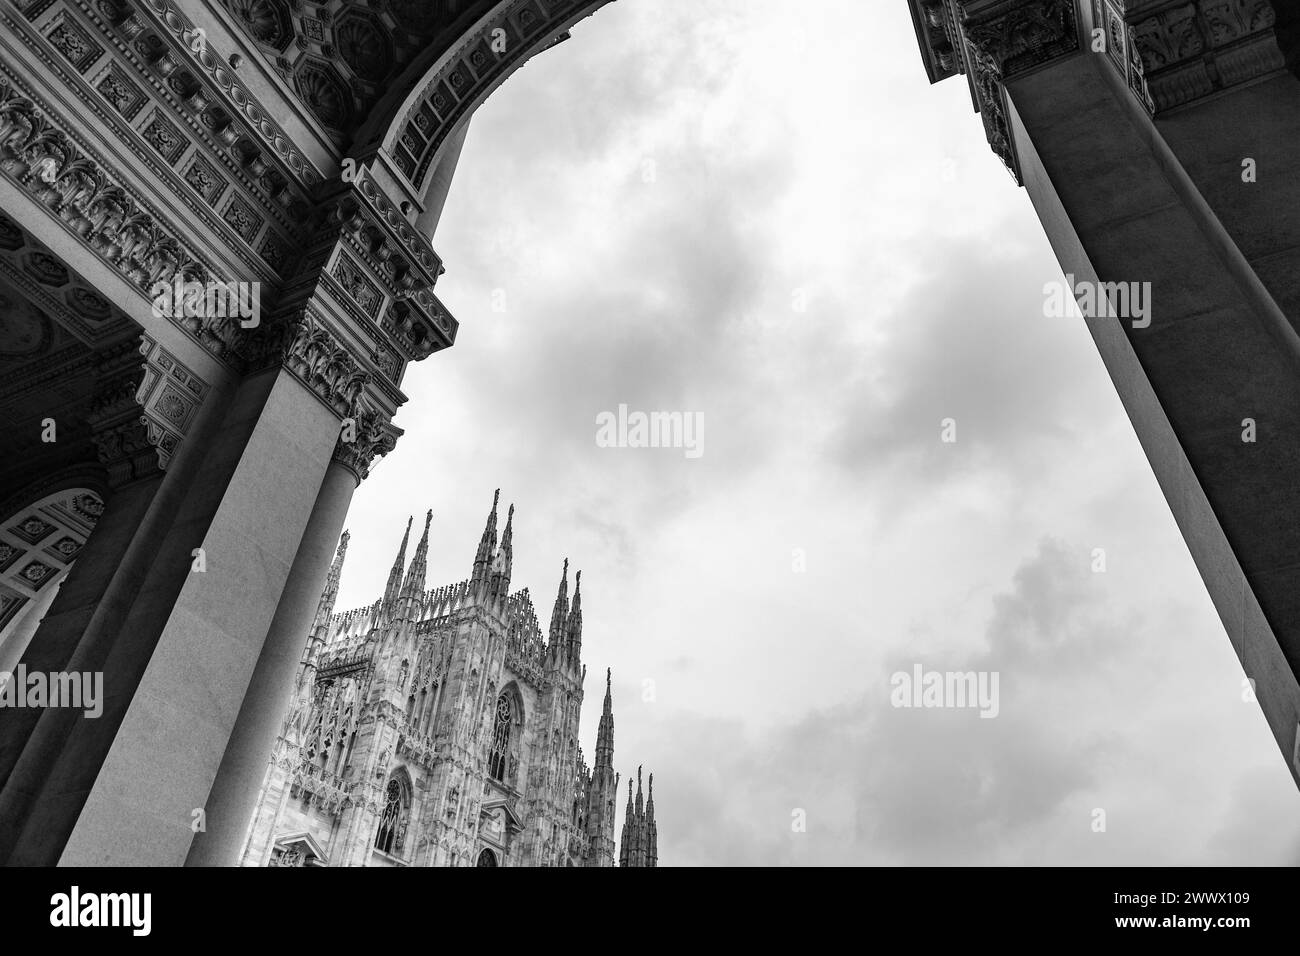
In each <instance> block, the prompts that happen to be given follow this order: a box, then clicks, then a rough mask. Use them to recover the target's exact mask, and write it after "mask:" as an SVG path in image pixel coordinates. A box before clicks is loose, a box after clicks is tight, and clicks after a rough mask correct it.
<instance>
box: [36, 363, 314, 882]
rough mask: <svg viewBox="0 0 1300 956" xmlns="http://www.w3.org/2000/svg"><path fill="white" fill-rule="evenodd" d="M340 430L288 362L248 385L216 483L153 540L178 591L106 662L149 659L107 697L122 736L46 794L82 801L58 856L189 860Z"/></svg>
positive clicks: (162, 594)
mask: <svg viewBox="0 0 1300 956" xmlns="http://www.w3.org/2000/svg"><path fill="white" fill-rule="evenodd" d="M338 431H339V420H338V416H337V414H336V413H335V412H334V411H332V410H331V409H330V408H329V407H327V406H326V405H325V404H324V402H323V401H322V400H321V399H320V398H319V397H318V396H317V394H315V393H314V391H313V390H312V389H309V388H307V387H305V386H304V385H303V384H302V382H301V381H300V380H299V379H298V378H296V377H295V376H294V375H292V374H290V373H289V371H288V370H285V369H280V368H278V367H277V368H273V369H270V370H268V371H265V372H262V373H259V374H257V375H255V376H252V377H251V378H250V379H249V380H246V381H245V383H244V384H243V386H241V388H240V391H239V393H238V394H237V395H236V397H235V401H234V403H233V406H232V408H231V409H230V412H229V414H228V416H227V421H226V423H225V424H224V426H223V428H222V430H221V432H220V433H219V434H218V435H217V436H216V437H215V440H214V441H213V442H212V446H211V448H210V450H209V451H208V456H207V460H206V461H205V469H204V471H205V472H206V473H208V476H207V480H200V481H196V483H195V486H194V488H193V489H192V490H191V494H190V495H189V497H188V498H187V500H186V502H185V506H184V507H183V508H182V510H181V513H180V514H179V515H178V517H177V520H176V522H175V524H174V526H173V528H172V531H171V533H170V534H169V535H168V536H167V540H165V541H163V542H161V543H160V545H159V548H158V551H159V553H158V557H157V558H156V560H155V563H156V564H157V565H159V568H160V572H159V573H160V575H162V577H164V578H170V579H172V580H173V581H176V580H178V581H179V582H180V584H181V587H180V590H179V592H177V591H175V590H173V588H172V587H169V586H166V584H164V583H163V582H160V584H159V586H158V587H157V588H155V589H150V590H149V591H147V592H146V593H145V594H144V595H142V600H141V601H138V602H137V604H136V607H135V608H133V612H132V614H131V616H130V618H129V619H128V625H127V626H126V627H124V628H123V631H122V633H121V634H120V635H119V639H118V641H117V644H116V645H115V646H114V648H113V653H112V655H111V656H110V659H109V661H108V662H106V665H105V668H104V669H105V672H106V678H108V679H110V680H112V679H114V678H117V679H121V678H120V676H119V675H120V672H122V671H125V670H129V669H130V667H131V666H132V663H131V662H134V661H137V660H143V661H145V662H147V665H146V667H145V668H144V670H143V673H142V675H141V677H140V679H139V683H138V686H136V687H135V689H134V693H133V694H131V693H130V692H129V691H128V692H126V693H124V694H123V695H122V696H120V697H119V698H118V699H116V700H115V699H114V695H113V693H112V692H111V691H110V693H109V695H108V696H109V701H108V704H107V706H106V714H105V717H106V718H111V719H112V721H114V722H116V723H117V726H116V727H114V726H113V723H112V722H110V723H108V724H107V725H106V726H105V727H104V728H103V731H105V732H106V733H114V731H115V734H114V736H113V737H112V743H111V746H110V747H109V748H108V751H107V756H106V758H105V759H104V761H103V765H102V767H100V768H99V772H98V774H97V775H96V774H93V771H92V772H91V773H89V774H88V773H87V772H86V769H83V768H82V767H81V766H80V761H78V760H77V756H78V755H77V754H76V753H75V752H70V753H66V754H64V755H63V759H62V760H61V761H60V763H61V768H60V773H59V779H58V780H57V782H56V783H55V785H54V787H53V788H52V789H53V790H54V793H51V794H50V795H49V796H50V798H51V799H57V800H61V801H67V802H69V803H74V804H75V803H80V802H82V801H84V803H82V805H81V806H80V808H79V813H78V815H77V818H76V824H75V827H74V828H73V829H72V832H71V833H70V835H69V836H68V839H67V843H66V845H65V846H64V848H63V851H62V854H61V855H60V857H59V862H60V863H61V864H65V865H103V864H106V863H113V864H118V865H120V864H123V863H132V864H139V865H174V866H178V865H180V864H181V863H183V862H184V860H185V856H186V854H187V853H188V852H189V846H190V841H191V839H192V838H193V835H194V831H193V830H192V829H191V823H192V822H193V820H194V816H195V814H194V811H196V810H200V809H202V808H203V807H204V806H205V803H206V800H207V797H208V794H209V792H210V791H211V789H212V782H213V779H214V778H215V776H216V772H217V767H218V766H219V764H220V762H221V759H222V756H223V755H224V753H225V750H226V745H227V743H228V742H229V739H230V734H231V732H232V730H233V728H234V724H235V721H236V718H237V716H238V713H239V708H240V706H241V705H242V703H243V700H244V695H245V692H246V690H247V688H248V685H249V681H250V680H251V679H252V675H253V671H254V669H255V666H256V664H257V660H258V657H259V655H260V653H261V649H262V642H263V639H264V637H265V635H266V633H267V631H268V630H269V628H270V625H271V621H272V619H273V617H274V614H275V612H276V609H277V607H278V605H279V603H280V600H281V596H282V594H283V592H284V587H285V585H286V583H287V581H288V578H289V572H290V570H291V567H292V564H293V562H294V558H295V556H296V555H297V552H298V549H299V546H300V544H301V542H302V540H303V533H304V531H305V530H306V528H307V523H308V519H309V518H310V516H311V513H312V510H313V507H314V505H315V502H316V499H317V497H318V495H319V493H320V490H321V485H322V482H323V480H324V476H325V472H326V470H327V469H328V467H329V463H330V457H331V453H332V450H333V447H334V444H335V441H336V438H337V436H338ZM226 476H228V477H226ZM202 477H203V476H201V478H202ZM196 548H202V551H203V562H204V563H203V568H204V570H203V571H201V572H200V571H199V570H198V569H197V568H198V566H197V565H196V563H195V558H194V557H193V552H194V550H195V549H196ZM160 622H161V623H162V630H161V633H159V632H158V630H157V628H158V626H159V623H160ZM155 635H156V636H155ZM150 645H151V646H150ZM100 723H104V721H101V722H100ZM97 729H98V728H97Z"/></svg>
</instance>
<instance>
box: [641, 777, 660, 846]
mask: <svg viewBox="0 0 1300 956" xmlns="http://www.w3.org/2000/svg"><path fill="white" fill-rule="evenodd" d="M643 846H644V852H645V865H646V866H658V865H659V828H658V827H657V826H655V775H654V774H650V795H649V797H648V798H647V799H646V804H645V838H644V844H643Z"/></svg>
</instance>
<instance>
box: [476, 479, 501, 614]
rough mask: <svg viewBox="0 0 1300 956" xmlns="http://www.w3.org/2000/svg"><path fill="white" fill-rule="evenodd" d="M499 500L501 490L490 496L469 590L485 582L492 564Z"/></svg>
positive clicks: (495, 543) (495, 542)
mask: <svg viewBox="0 0 1300 956" xmlns="http://www.w3.org/2000/svg"><path fill="white" fill-rule="evenodd" d="M500 500H501V489H500V488H498V489H497V490H496V491H495V492H493V494H492V511H491V513H490V514H489V515H488V519H487V524H486V525H484V526H483V537H481V538H479V542H478V551H476V552H475V553H474V573H473V575H472V576H471V578H470V590H471V591H473V590H477V589H478V587H479V585H481V584H484V583H485V582H486V581H487V576H488V569H489V567H490V566H491V564H492V552H493V551H495V550H496V546H497V503H498V502H499V501H500Z"/></svg>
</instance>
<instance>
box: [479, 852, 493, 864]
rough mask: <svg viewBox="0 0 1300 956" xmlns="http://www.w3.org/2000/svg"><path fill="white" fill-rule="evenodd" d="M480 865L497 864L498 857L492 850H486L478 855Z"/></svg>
mask: <svg viewBox="0 0 1300 956" xmlns="http://www.w3.org/2000/svg"><path fill="white" fill-rule="evenodd" d="M477 865H478V866H496V865H497V857H496V854H495V853H493V852H492V851H491V850H484V851H483V852H482V853H480V854H479V855H478V864H477Z"/></svg>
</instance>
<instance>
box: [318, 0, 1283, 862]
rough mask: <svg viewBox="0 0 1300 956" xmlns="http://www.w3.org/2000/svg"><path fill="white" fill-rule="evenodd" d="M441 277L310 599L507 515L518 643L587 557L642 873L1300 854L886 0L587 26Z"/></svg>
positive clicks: (721, 6) (1167, 519)
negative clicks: (439, 308) (382, 455)
mask: <svg viewBox="0 0 1300 956" xmlns="http://www.w3.org/2000/svg"><path fill="white" fill-rule="evenodd" d="M800 20H801V21H802V24H800V23H798V22H796V21H800ZM435 246H436V248H437V249H438V252H439V253H440V254H441V255H442V256H443V258H444V259H445V261H446V266H447V272H446V274H445V275H444V276H443V277H442V279H441V280H440V282H439V284H438V292H439V295H440V296H441V297H442V299H443V301H444V302H445V303H446V304H447V305H448V307H449V308H450V309H451V310H452V312H453V313H454V314H455V315H456V316H457V317H458V318H459V320H460V323H461V327H460V334H459V338H458V340H457V344H456V347H455V348H453V349H452V350H450V351H448V352H446V353H443V354H439V355H435V356H434V357H432V358H430V359H429V360H427V361H425V362H424V363H422V364H420V365H417V366H414V367H412V369H411V370H410V371H409V373H408V375H407V378H406V381H405V383H404V389H405V391H406V392H407V394H408V395H409V396H410V399H411V401H410V403H409V404H408V405H407V406H405V408H404V409H403V410H402V411H401V412H400V413H399V415H398V418H397V424H398V425H400V426H401V427H402V428H404V429H405V430H406V434H405V436H404V437H403V438H402V439H401V441H400V442H399V443H398V446H397V451H396V452H395V453H394V454H393V455H392V456H390V457H389V459H387V460H384V461H382V462H381V463H380V464H378V465H377V467H376V468H375V469H374V473H373V475H372V477H371V478H370V479H368V480H367V481H366V482H365V483H364V484H363V485H362V487H361V489H360V490H359V492H358V494H357V496H356V498H355V501H354V504H353V507H352V512H351V514H350V515H349V518H348V525H349V528H350V530H351V532H352V542H351V545H350V547H349V553H348V562H347V566H346V567H345V571H344V575H343V582H342V593H341V597H340V602H339V609H343V608H345V607H353V606H357V605H361V604H368V603H370V602H371V601H373V600H374V599H375V598H376V597H378V596H379V595H380V594H381V593H382V591H383V587H384V581H385V578H386V576H387V573H388V569H389V567H390V565H391V563H392V559H393V555H394V554H395V552H396V549H397V545H398V542H399V540H400V537H401V533H402V530H403V528H404V527H405V524H406V518H407V516H408V515H409V514H416V515H417V516H418V515H420V514H422V513H423V512H424V511H425V509H426V508H432V509H433V512H434V520H433V526H432V530H431V539H432V540H431V553H430V556H429V578H428V581H429V584H430V586H432V585H434V584H439V583H444V582H452V581H457V580H461V579H463V578H465V577H467V576H468V574H469V571H470V566H471V564H472V561H473V557H474V549H475V546H476V545H477V542H478V536H479V534H480V532H481V530H482V526H483V520H484V518H485V516H486V513H487V510H488V507H489V505H490V503H491V498H492V490H493V489H494V488H496V487H498V486H499V487H500V488H501V489H502V498H503V502H514V503H515V505H516V514H515V538H514V541H515V567H514V587H515V588H520V587H525V586H526V587H528V588H529V589H530V590H531V592H532V593H533V595H534V600H535V603H536V606H537V609H538V612H539V617H541V618H542V624H543V628H545V626H546V619H547V618H548V617H549V614H550V607H551V604H552V602H553V601H554V595H555V588H556V585H557V583H558V577H559V572H560V565H561V562H562V561H563V559H564V558H565V557H568V558H570V559H571V561H572V563H573V566H574V567H575V568H581V569H583V613H584V640H583V653H584V655H585V660H586V663H587V665H588V668H589V675H588V679H587V688H586V690H587V695H588V697H587V706H586V707H585V708H584V714H583V741H582V742H583V746H584V749H585V750H586V751H587V752H588V754H590V753H591V752H592V751H593V750H594V745H595V734H596V721H597V719H598V717H599V710H600V696H601V689H602V688H601V683H602V681H601V675H602V674H603V670H604V668H605V667H606V666H611V667H613V669H614V705H615V727H616V731H615V764H616V767H617V769H618V770H620V771H621V772H622V773H623V775H624V780H626V779H627V775H628V774H629V773H631V774H635V772H636V766H637V764H638V763H644V764H645V766H646V769H647V771H650V770H653V771H654V773H655V785H656V786H655V796H656V801H655V802H656V810H657V816H658V820H659V849H660V862H661V864H663V865H693V864H816V863H850V864H876V863H888V864H896V863H913V864H919V863H944V864H946V863H953V864H968V863H995V864H1021V863H1023V864H1070V863H1084V864H1093V863H1120V864H1195V863H1268V864H1295V863H1300V813H1298V812H1297V811H1300V798H1298V796H1297V792H1296V789H1295V787H1294V785H1293V783H1292V780H1291V777H1290V775H1289V774H1288V772H1287V769H1286V766H1285V764H1284V761H1283V759H1282V756H1281V755H1280V753H1279V751H1278V748H1277V746H1276V744H1275V743H1274V741H1273V738H1272V735H1271V734H1270V732H1269V730H1268V727H1267V725H1266V724H1265V722H1264V719H1263V717H1262V715H1261V713H1260V711H1259V708H1258V705H1257V704H1253V703H1249V702H1245V701H1243V693H1242V678H1243V674H1242V670H1241V667H1240V665H1239V663H1238V662H1237V660H1236V657H1235V656H1234V654H1233V652H1232V649H1231V646H1230V644H1229V641H1228V639H1227V637H1226V635H1225V633H1224V630H1223V627H1222V625H1221V624H1220V622H1219V619H1218V617H1217V615H1216V613H1215V610H1214V607H1213V605H1212V604H1211V602H1210V600H1209V598H1208V596H1207V595H1206V593H1205V588H1204V586H1203V585H1202V583H1201V580H1200V578H1199V576H1198V574H1197V572H1196V569H1195V567H1194V565H1193V563H1192V561H1191V558H1190V557H1189V555H1188V553H1187V549H1186V547H1185V545H1184V544H1183V542H1182V539H1181V537H1180V535H1179V533H1178V530H1177V527H1176V526H1175V524H1174V521H1173V519H1172V517H1171V516H1170V514H1169V509H1168V507H1167V506H1166V504H1165V502H1164V499H1163V497H1162V495H1161V493H1160V491H1159V488H1158V487H1157V485H1156V482H1155V479H1154V477H1153V476H1152V473H1151V469H1150V466H1149V465H1148V464H1147V462H1146V459H1145V458H1144V456H1143V454H1142V451H1141V449H1140V447H1139V445H1138V442H1137V439H1136V437H1135V436H1134V434H1133V431H1132V428H1131V426H1130V425H1129V422H1128V420H1127V418H1126V417H1125V415H1124V412H1123V409H1122V407H1121V405H1120V403H1119V400H1118V398H1117V396H1116V395H1115V392H1114V389H1113V388H1112V386H1111V385H1110V381H1109V379H1108V377H1107V375H1106V372H1105V370H1104V368H1103V366H1102V363H1101V360H1100V359H1099V358H1098V356H1097V353H1096V350H1095V348H1094V346H1093V344H1092V340H1091V339H1090V337H1089V336H1088V333H1087V329H1086V327H1085V325H1084V320H1083V319H1081V318H1078V317H1075V318H1057V319H1050V318H1045V317H1044V315H1043V285H1044V283H1046V282H1049V281H1055V280H1060V278H1061V270H1060V269H1059V268H1058V266H1057V265H1056V262H1055V259H1054V258H1053V256H1052V253H1051V251H1050V249H1049V247H1048V244H1047V241H1046V239H1045V238H1044V236H1043V231H1042V228H1041V227H1040V226H1039V224H1038V220H1037V218H1036V217H1035V215H1034V213H1033V210H1032V208H1031V206H1030V203H1029V199H1028V196H1027V195H1026V193H1025V192H1024V190H1022V189H1019V188H1017V187H1016V186H1015V184H1014V182H1013V181H1012V179H1011V177H1010V176H1009V174H1008V173H1007V172H1006V171H1005V170H1004V169H1003V167H1002V166H1001V164H1000V163H999V161H998V160H997V158H996V157H995V156H994V155H993V153H992V152H991V151H990V150H989V148H988V145H987V144H986V142H985V140H984V135H983V129H982V126H981V124H980V121H979V118H978V117H977V116H976V115H975V114H974V113H973V112H972V109H971V103H970V96H969V93H968V90H967V87H966V85H965V82H964V80H962V79H952V80H949V81H947V82H944V83H942V84H939V85H938V86H935V87H930V86H929V85H928V84H927V82H926V78H925V72H924V69H923V68H922V65H921V60H920V55H919V53H918V51H917V48H916V42H915V38H914V34H913V31H912V25H911V21H910V18H909V16H908V11H907V4H906V2H904V0H877V2H872V3H870V4H866V3H862V2H861V0H842V2H840V0H815V2H808V3H802V4H793V3H791V2H788V0H787V2H784V3H782V2H777V0H620V2H618V3H615V4H611V5H610V6H608V7H607V8H605V9H602V10H601V11H599V12H598V13H597V14H596V15H595V16H594V17H592V18H590V19H588V20H585V21H583V22H582V23H580V24H579V25H578V27H577V28H576V29H575V30H574V31H573V37H572V39H570V40H569V41H567V42H565V43H563V44H561V45H560V46H558V47H557V48H555V49H554V50H552V51H549V52H547V53H545V54H542V55H540V56H538V57H537V58H536V59H535V60H533V61H531V62H530V63H528V64H527V65H526V66H525V67H524V68H523V69H521V70H520V71H519V72H518V73H517V74H515V76H514V77H513V78H511V79H510V80H509V81H508V82H507V83H506V84H505V85H504V86H503V87H502V88H501V89H500V90H498V91H497V92H496V93H495V94H493V96H492V97H491V98H490V99H489V101H488V102H487V103H486V105H485V106H484V107H483V108H482V109H480V111H479V112H478V114H477V115H476V116H475V118H474V120H473V123H472V125H471V128H470V132H469V137H468V141H467V144H466V147H465V151H464V154H463V156H462V159H461V163H460V168H459V170H458V172H457V174H456V179H455V182H454V184H453V186H452V191H451V196H450V199H449V201H448V204H447V208H446V212H445V215H444V218H443V221H442V224H441V225H440V227H439V231H438V235H437V236H436V238H435ZM502 304H504V310H503V311H497V310H496V308H494V307H500V306H501V305H502ZM801 306H802V311H801V310H800V307H801ZM620 404H626V405H627V406H628V407H629V409H631V410H643V411H650V410H673V411H682V412H690V413H698V414H701V415H702V416H703V421H704V432H703V445H702V448H703V454H702V455H701V456H700V457H698V458H688V457H687V456H686V455H685V454H683V451H682V450H680V449H677V450H673V449H635V448H602V447H598V445H597V443H596V441H595V436H596V417H597V415H598V414H600V413H601V412H606V411H611V412H612V411H616V410H617V408H618V406H619V405H620ZM945 418H952V419H954V420H955V422H956V437H957V440H956V441H955V442H952V443H944V442H942V441H941V440H940V437H941V435H940V432H941V421H942V420H943V419H945ZM418 523H419V522H418V521H417V526H418ZM1096 548H1104V549H1105V557H1106V570H1105V572H1104V573H1095V572H1094V571H1093V570H1092V567H1093V552H1094V549H1096ZM798 553H802V556H803V560H804V562H805V565H804V566H805V570H803V571H802V572H799V571H797V570H796V567H797V565H798ZM915 664H921V665H922V666H923V667H925V668H926V669H927V670H940V671H947V670H985V671H997V672H998V673H999V675H1000V682H999V689H1000V709H999V713H998V716H997V717H996V718H994V719H981V718H980V717H979V715H978V713H977V712H976V711H974V710H969V709H968V710H954V709H948V710H925V709H901V708H895V707H893V706H891V704H890V692H891V685H890V676H891V675H892V674H893V673H894V672H896V671H899V670H904V671H909V672H910V671H911V669H912V667H913V665H915ZM797 809H799V810H803V811H805V813H806V819H807V829H806V832H794V831H793V830H792V814H793V812H794V811H795V810H797ZM1096 809H1103V810H1105V812H1106V830H1105V832H1104V833H1099V832H1094V830H1093V820H1094V810H1096Z"/></svg>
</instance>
